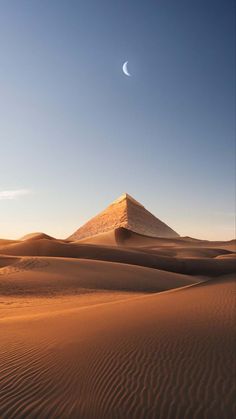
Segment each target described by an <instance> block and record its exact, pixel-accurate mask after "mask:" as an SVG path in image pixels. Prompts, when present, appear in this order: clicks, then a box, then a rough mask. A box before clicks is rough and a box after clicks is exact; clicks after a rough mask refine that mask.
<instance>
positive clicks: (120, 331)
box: [0, 277, 236, 419]
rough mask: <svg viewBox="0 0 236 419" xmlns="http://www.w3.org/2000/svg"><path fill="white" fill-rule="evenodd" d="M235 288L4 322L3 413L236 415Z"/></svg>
mask: <svg viewBox="0 0 236 419" xmlns="http://www.w3.org/2000/svg"><path fill="white" fill-rule="evenodd" d="M234 290H235V284H234V282H233V280H232V279H230V277H225V278H222V279H220V280H214V281H212V282H210V283H209V282H208V283H205V284H200V285H197V286H193V287H190V288H187V289H182V290H177V291H176V292H168V293H164V294H162V293H161V294H158V295H157V294H155V295H152V296H146V297H140V298H139V299H137V298H136V299H131V300H129V301H125V302H116V303H110V304H109V303H108V304H104V305H101V306H99V307H98V306H97V307H95V306H94V307H89V308H87V309H85V310H80V309H78V310H77V311H74V312H67V313H65V312H63V311H62V312H61V314H58V315H57V316H54V317H50V316H49V317H45V318H44V319H43V321H42V319H41V320H40V321H39V320H35V319H34V320H32V319H31V320H30V319H27V321H26V320H24V321H23V320H14V321H13V320H12V321H1V327H0V342H1V345H0V417H1V418H2V419H13V418H18V419H23V418H38V419H44V418H46V417H47V418H51V419H54V418H55V419H56V418H67V419H74V418H83V419H93V418H94V419H95V418H96V419H100V418H105V419H110V418H122V419H143V418H145V419H156V418H158V419H173V418H174V419H189V418H191V419H202V418H211V419H219V418H220V419H232V418H233V417H235V415H236V409H235V377H234V366H235V361H236V360H235V334H234V315H235V300H234V295H233V294H234Z"/></svg>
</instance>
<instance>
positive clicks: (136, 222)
mask: <svg viewBox="0 0 236 419" xmlns="http://www.w3.org/2000/svg"><path fill="white" fill-rule="evenodd" d="M120 227H123V228H126V229H128V230H131V231H133V232H135V233H138V234H142V235H145V236H150V237H166V238H171V237H172V238H173V237H179V234H178V233H176V232H175V231H174V230H172V228H170V227H169V226H168V225H167V224H165V223H163V221H161V220H159V219H158V218H156V217H155V216H154V215H152V214H151V213H150V212H149V211H147V210H146V209H145V208H144V206H143V205H142V204H140V203H139V202H138V201H136V200H135V199H134V198H132V197H131V196H130V195H128V194H127V193H124V194H123V195H121V196H120V198H118V199H116V200H115V201H114V202H112V204H111V205H109V206H108V207H107V208H106V209H105V210H104V211H102V212H100V213H99V214H98V215H96V216H95V217H93V218H91V220H89V221H88V222H87V223H85V224H84V225H83V226H82V227H80V228H79V229H78V230H77V231H75V233H73V234H72V235H71V236H70V237H68V240H73V241H75V240H81V239H84V238H86V237H92V236H95V235H97V234H101V233H105V232H108V231H111V230H115V229H117V228H120Z"/></svg>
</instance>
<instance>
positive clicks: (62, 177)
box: [0, 0, 235, 240]
mask: <svg viewBox="0 0 236 419" xmlns="http://www.w3.org/2000/svg"><path fill="white" fill-rule="evenodd" d="M0 51H1V54H0V150H1V164H0V237H1V238H17V237H21V236H22V235H24V234H26V233H29V232H33V231H43V232H45V233H48V234H51V235H53V236H55V237H62V238H64V237H67V236H69V235H70V234H71V233H72V232H74V231H75V230H76V229H77V228H78V227H79V226H80V225H82V224H83V223H84V222H85V221H87V220H88V219H89V218H90V217H92V216H93V215H96V214H97V213H98V212H100V211H101V210H103V209H104V208H105V207H106V206H107V205H108V204H109V203H110V202H111V201H113V200H115V199H116V198H117V197H118V196H119V195H121V194H122V193H123V192H127V193H129V194H130V195H132V196H133V197H134V198H135V199H137V200H138V201H140V202H141V203H142V204H143V205H144V206H145V207H146V208H147V209H148V210H149V211H151V212H152V213H153V214H155V215H156V216H157V217H158V218H160V219H161V220H162V221H164V222H166V223H167V224H168V225H169V226H170V227H172V228H173V229H174V230H176V231H177V232H178V233H179V234H181V235H183V236H185V235H188V236H192V237H196V238H203V239H219V240H227V239H232V238H233V237H234V212H235V2H234V1H233V0H215V1H213V0H198V1H194V0H190V1H189V0H179V1H178V2H177V1H176V0H156V1H154V0H153V1H150V0H147V1H145V2H144V1H139V0H138V1H134V0H132V1H131V0H126V1H124V0H120V1H111V0H101V1H97V0H90V1H89V0H87V1H85V0H83V1H80V0H48V1H37V0H31V1H30V0H21V1H18V0H1V1H0ZM125 61H128V69H129V71H130V73H131V77H127V76H125V75H124V74H123V73H122V64H123V63H124V62H125Z"/></svg>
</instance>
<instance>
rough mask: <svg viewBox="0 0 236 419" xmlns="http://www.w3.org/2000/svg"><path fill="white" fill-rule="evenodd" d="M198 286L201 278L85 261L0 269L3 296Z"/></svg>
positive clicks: (33, 262)
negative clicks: (196, 284)
mask: <svg viewBox="0 0 236 419" xmlns="http://www.w3.org/2000/svg"><path fill="white" fill-rule="evenodd" d="M4 260H5V259H4ZM0 261H1V257H0ZM7 261H9V259H6V261H5V264H6V263H7ZM13 261H14V263H13ZM197 282H201V278H197V277H191V276H188V275H183V274H176V273H170V272H165V271H158V270H156V269H151V268H145V267H141V266H131V265H128V264H121V263H114V262H103V261H95V260H83V259H80V260H78V259H65V258H45V257H44V258H43V257H41V258H40V257H35V258H32V257H24V258H19V259H16V260H15V259H13V260H12V259H10V264H9V265H7V266H5V267H3V268H2V269H0V289H1V295H6V296H10V295H12V296H19V297H20V296H23V297H24V296H27V295H28V296H29V295H32V296H34V295H35V296H39V295H51V296H53V295H57V294H64V295H65V294H70V295H71V294H77V295H78V294H80V293H81V292H85V290H94V291H98V290H110V291H111V290H113V291H131V292H159V291H166V290H169V289H172V288H178V287H183V286H186V285H190V284H193V283H197Z"/></svg>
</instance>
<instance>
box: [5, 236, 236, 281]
mask: <svg viewBox="0 0 236 419" xmlns="http://www.w3.org/2000/svg"><path fill="white" fill-rule="evenodd" d="M183 252H185V256H186V252H188V257H178V249H177V248H175V249H174V255H173V249H169V248H166V247H164V248H163V247H162V248H161V249H156V248H155V249H153V248H152V249H150V248H149V249H147V248H145V249H144V248H137V249H136V248H126V247H117V246H104V245H92V244H85V243H82V244H80V243H78V242H77V243H65V242H62V241H59V240H47V239H38V240H25V241H22V242H19V243H16V244H11V245H8V246H3V247H1V248H0V254H6V255H14V256H50V257H67V258H68V257H69V258H83V259H93V260H103V261H110V262H120V263H126V264H132V265H140V266H145V267H149V268H155V269H160V270H165V271H170V272H176V273H183V274H186V275H204V276H214V275H223V274H227V273H233V272H236V263H235V260H234V258H222V259H220V258H217V259H215V258H213V257H212V256H214V255H215V256H219V254H225V252H226V253H227V252H229V251H226V250H222V251H221V250H217V251H216V250H215V253H214V254H212V251H211V255H210V256H211V258H209V257H206V256H207V255H208V256H209V250H207V249H206V250H204V249H203V248H202V247H201V248H200V253H199V257H197V252H196V250H194V257H192V253H191V252H193V249H192V250H191V249H188V250H182V256H183ZM203 252H205V253H204V257H202V253H203ZM176 255H177V256H176ZM173 256H174V257H173ZM180 256H181V255H180Z"/></svg>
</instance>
